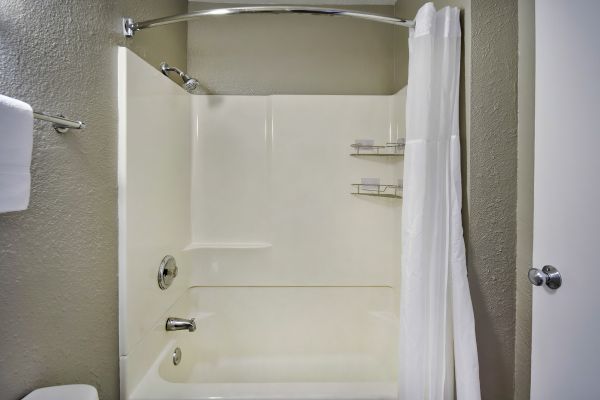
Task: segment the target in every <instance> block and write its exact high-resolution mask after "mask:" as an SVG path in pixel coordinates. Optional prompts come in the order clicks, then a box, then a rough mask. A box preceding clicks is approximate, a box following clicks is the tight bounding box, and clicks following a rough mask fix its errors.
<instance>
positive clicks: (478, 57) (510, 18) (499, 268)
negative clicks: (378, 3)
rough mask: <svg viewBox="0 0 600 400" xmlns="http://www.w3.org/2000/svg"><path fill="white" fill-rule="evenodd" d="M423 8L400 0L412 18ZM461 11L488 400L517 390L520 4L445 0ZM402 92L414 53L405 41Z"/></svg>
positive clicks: (468, 214) (473, 249)
mask: <svg viewBox="0 0 600 400" xmlns="http://www.w3.org/2000/svg"><path fill="white" fill-rule="evenodd" d="M424 3H425V1H419V0H400V1H398V2H397V5H396V15H398V16H409V17H410V16H411V15H414V14H415V13H416V11H417V9H418V8H419V7H420V6H421V5H422V4H424ZM434 3H435V5H436V7H438V8H440V7H443V6H445V5H455V6H458V7H460V8H462V10H463V13H462V18H463V69H462V77H461V81H462V83H463V85H464V87H463V88H461V89H462V90H461V100H460V101H461V115H460V118H461V137H462V148H463V163H462V164H463V192H464V202H463V219H464V221H463V223H464V227H465V239H466V246H467V262H468V272H469V282H470V286H471V295H472V298H473V308H474V312H475V319H476V329H477V341H478V350H479V362H480V378H481V391H482V396H483V399H489V400H497V399H511V398H512V397H513V391H514V390H515V382H514V368H515V296H516V282H515V269H516V267H515V265H516V261H515V257H516V253H515V252H516V206H517V203H516V201H517V35H518V32H517V1H516V0H450V1H448V0H444V1H434ZM398 36H399V38H400V39H401V42H400V51H399V54H398V59H399V60H400V64H399V65H398V71H399V73H398V76H397V77H396V85H397V87H399V86H402V85H403V84H404V83H405V82H406V79H407V78H406V73H407V72H406V70H405V69H404V67H403V66H402V64H401V60H402V59H404V58H405V56H404V54H406V52H407V51H408V49H407V46H406V45H405V44H404V43H405V40H406V33H403V32H401V33H399V34H398Z"/></svg>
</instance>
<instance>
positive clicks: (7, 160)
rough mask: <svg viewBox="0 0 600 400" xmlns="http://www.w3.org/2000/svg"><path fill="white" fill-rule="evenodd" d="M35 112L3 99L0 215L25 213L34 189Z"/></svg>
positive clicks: (0, 115)
mask: <svg viewBox="0 0 600 400" xmlns="http://www.w3.org/2000/svg"><path fill="white" fill-rule="evenodd" d="M32 147H33V110H32V109H31V106H30V105H29V104H27V103H23V102H22V101H20V100H15V99H13V98H10V97H6V96H2V95H0V212H7V211H20V210H25V209H26V208H27V206H28V205H29V192H30V190H31V189H30V187H31V175H30V172H29V169H30V167H31V149H32Z"/></svg>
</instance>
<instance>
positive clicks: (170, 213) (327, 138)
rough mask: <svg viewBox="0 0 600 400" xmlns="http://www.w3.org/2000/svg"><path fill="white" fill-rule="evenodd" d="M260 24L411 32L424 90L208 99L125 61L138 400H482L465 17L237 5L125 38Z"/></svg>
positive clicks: (132, 383)
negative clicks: (221, 22)
mask: <svg viewBox="0 0 600 400" xmlns="http://www.w3.org/2000/svg"><path fill="white" fill-rule="evenodd" d="M246 13H269V14H272V13H274V14H279V13H300V14H319V15H332V16H344V17H353V18H360V19H368V20H371V21H376V22H380V23H385V24H392V25H399V26H404V27H411V28H414V29H411V30H410V39H409V44H410V61H409V77H410V79H409V82H408V86H407V89H406V90H405V89H402V90H400V91H399V92H397V93H396V94H394V95H387V96H358V95H347V96H340V95H326V96H324V95H320V96H315V95H272V96H234V95H231V96H226V95H219V96H213V95H198V94H192V93H194V89H195V88H196V87H197V86H198V85H199V81H198V80H196V79H194V78H192V77H190V76H188V75H187V74H185V73H184V72H183V71H181V70H179V69H177V68H174V67H171V66H169V65H167V64H165V63H163V64H162V65H161V69H162V73H164V74H165V75H167V74H168V73H169V72H175V73H177V74H179V76H180V78H181V80H182V81H183V82H184V84H183V87H180V86H178V85H176V84H174V83H173V82H172V81H170V80H168V79H166V78H165V77H164V76H162V75H161V73H160V72H158V71H157V70H155V69H154V68H153V67H152V66H150V65H148V64H146V63H145V62H144V61H142V60H141V59H140V58H138V57H137V56H136V55H135V54H133V53H131V52H129V51H128V50H127V49H125V48H121V49H120V50H119V120H120V129H119V252H120V253H119V271H120V279H119V282H120V354H121V374H122V377H121V382H122V385H123V387H122V390H121V393H122V397H123V399H139V400H150V399H155V400H158V399H164V400H166V399H195V400H198V399H254V400H289V399H298V400H300V399H302V400H308V399H321V400H344V399H346V400H349V399H353V400H375V399H390V400H391V399H402V400H404V399H430V400H450V399H453V398H454V397H455V393H456V396H457V397H458V398H459V399H460V400H479V399H480V393H479V392H480V391H479V377H478V359H477V350H476V343H475V330H474V319H473V311H472V305H471V299H470V294H469V290H468V281H467V276H466V260H465V248H464V241H463V237H462V221H461V197H460V196H461V178H460V148H459V132H458V92H459V90H458V82H459V67H460V36H461V30H460V24H459V10H458V9H456V8H450V7H446V8H444V9H442V10H440V11H436V10H435V8H434V6H433V4H432V3H427V4H425V5H424V6H423V7H421V9H420V10H419V12H418V13H417V16H416V18H415V21H408V20H403V19H400V18H393V17H385V16H381V15H376V14H369V13H363V12H354V11H348V10H338V9H325V8H316V7H293V6H258V7H234V8H223V9H216V10H202V11H197V12H191V13H188V14H182V15H178V16H172V17H165V18H159V19H155V20H150V21H142V22H136V21H134V20H133V19H131V18H126V19H124V25H123V26H124V34H125V35H126V36H128V37H132V36H133V35H134V34H135V32H136V31H138V30H142V29H147V28H152V27H154V26H160V25H164V24H170V23H175V22H179V21H186V20H193V19H197V18H204V17H207V16H214V15H229V14H246ZM184 89H185V90H184ZM405 103H406V105H405ZM405 109H406V110H410V111H409V113H408V115H407V116H405V115H404V113H405V111H404V110H405ZM406 117H408V118H406ZM405 126H407V127H408V128H407V132H405V131H404V127H405ZM405 151H406V162H404V154H405ZM404 168H406V172H405V171H404ZM403 178H406V181H405V182H404V181H403ZM403 199H404V200H403ZM403 203H404V204H403ZM401 253H403V254H401Z"/></svg>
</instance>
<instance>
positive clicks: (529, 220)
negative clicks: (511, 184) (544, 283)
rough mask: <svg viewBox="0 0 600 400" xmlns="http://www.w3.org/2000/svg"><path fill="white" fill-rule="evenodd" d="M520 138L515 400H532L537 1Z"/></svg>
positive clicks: (524, 26)
mask: <svg viewBox="0 0 600 400" xmlns="http://www.w3.org/2000/svg"><path fill="white" fill-rule="evenodd" d="M518 91H519V98H518V101H519V123H518V129H519V137H518V160H517V182H518V185H517V315H516V327H515V328H516V333H515V346H516V348H515V397H514V398H515V400H527V399H529V390H530V386H531V385H530V382H531V283H529V280H528V279H527V270H528V269H529V267H530V266H531V257H532V252H533V161H534V120H535V112H534V108H535V0H519V86H518Z"/></svg>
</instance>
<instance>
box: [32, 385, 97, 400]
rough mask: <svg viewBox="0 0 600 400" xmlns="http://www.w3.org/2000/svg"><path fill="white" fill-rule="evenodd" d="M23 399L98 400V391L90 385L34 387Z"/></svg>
mask: <svg viewBox="0 0 600 400" xmlns="http://www.w3.org/2000/svg"><path fill="white" fill-rule="evenodd" d="M23 400H98V392H97V391H96V388H94V387H93V386H90V385H62V386H51V387H45V388H41V389H36V390H34V391H33V392H31V393H29V394H28V395H27V396H25V397H23Z"/></svg>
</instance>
